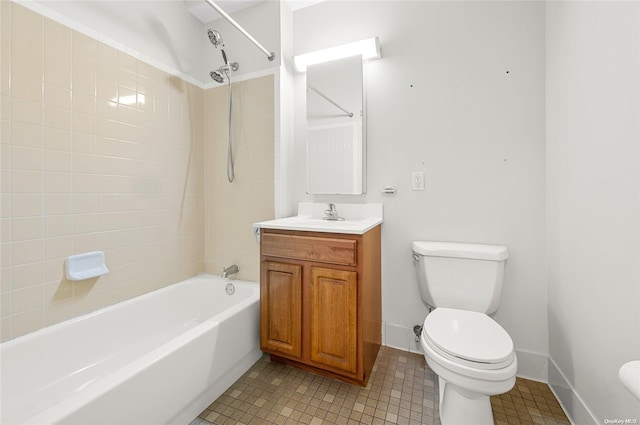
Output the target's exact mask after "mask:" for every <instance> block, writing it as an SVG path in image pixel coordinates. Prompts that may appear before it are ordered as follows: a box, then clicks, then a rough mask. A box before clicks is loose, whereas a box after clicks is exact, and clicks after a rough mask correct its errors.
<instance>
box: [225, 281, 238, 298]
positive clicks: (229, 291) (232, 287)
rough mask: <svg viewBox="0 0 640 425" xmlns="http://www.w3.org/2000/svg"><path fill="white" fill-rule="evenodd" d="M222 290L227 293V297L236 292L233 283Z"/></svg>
mask: <svg viewBox="0 0 640 425" xmlns="http://www.w3.org/2000/svg"><path fill="white" fill-rule="evenodd" d="M224 290H225V291H226V292H227V295H233V293H234V292H236V286H235V285H234V284H233V283H227V286H225V287H224Z"/></svg>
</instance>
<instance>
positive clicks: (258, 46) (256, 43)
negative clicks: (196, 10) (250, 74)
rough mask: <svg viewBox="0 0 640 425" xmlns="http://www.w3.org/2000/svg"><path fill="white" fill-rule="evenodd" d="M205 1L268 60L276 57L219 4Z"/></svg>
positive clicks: (208, 0) (209, 0) (210, 0)
mask: <svg viewBox="0 0 640 425" xmlns="http://www.w3.org/2000/svg"><path fill="white" fill-rule="evenodd" d="M204 1H206V2H207V3H208V4H209V6H211V7H213V8H214V9H215V11H216V12H218V13H219V14H220V15H222V17H223V18H224V19H226V20H227V21H229V23H230V24H231V25H233V26H234V27H236V29H237V30H238V31H240V32H241V33H242V35H244V36H245V37H247V38H248V39H249V41H250V42H252V43H253V44H255V46H256V47H257V48H258V49H260V50H261V51H262V52H263V53H264V54H265V55H267V59H269V60H270V61H272V60H274V59H275V58H276V54H275V53H273V52H270V51H268V50H267V49H265V48H264V47H263V46H262V44H260V43H258V41H257V40H256V39H255V38H253V37H252V36H251V34H249V33H248V32H247V31H246V30H245V29H244V28H242V27H241V26H240V24H239V23H237V22H236V21H234V20H233V18H232V17H231V16H229V15H228V14H227V12H225V11H224V10H222V9H221V8H220V6H218V5H217V4H215V3H214V2H213V1H212V0H204Z"/></svg>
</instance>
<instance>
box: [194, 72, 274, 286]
mask: <svg viewBox="0 0 640 425" xmlns="http://www.w3.org/2000/svg"><path fill="white" fill-rule="evenodd" d="M232 91H233V108H232V114H233V120H232V121H233V124H232V127H231V132H232V136H233V151H232V152H233V156H234V163H235V179H234V180H233V182H232V183H229V181H228V180H227V142H228V137H229V136H228V135H229V132H228V127H229V126H228V120H229V115H228V107H229V105H228V102H229V100H228V89H227V85H226V84H224V85H222V86H220V87H218V88H214V89H210V90H207V92H206V94H205V119H204V120H205V140H207V141H215V143H206V144H205V167H204V168H205V172H204V175H205V190H206V205H207V207H206V219H205V222H206V237H205V241H206V242H205V252H206V254H205V270H206V271H207V272H208V273H213V274H218V273H220V270H221V269H222V268H223V267H225V266H229V265H230V264H238V266H239V268H240V273H238V275H237V277H238V278H241V279H245V280H251V281H254V282H257V281H258V280H259V279H260V246H259V244H258V242H257V241H256V239H255V237H254V234H253V228H252V226H251V224H252V223H255V222H258V221H263V220H270V219H272V218H274V168H273V167H274V134H275V132H274V112H275V107H274V76H273V75H267V76H264V77H261V78H254V79H252V80H248V81H243V82H239V83H234V84H233V85H232Z"/></svg>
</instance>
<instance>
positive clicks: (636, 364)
mask: <svg viewBox="0 0 640 425" xmlns="http://www.w3.org/2000/svg"><path fill="white" fill-rule="evenodd" d="M618 375H619V376H620V381H621V382H622V383H623V384H624V386H625V387H627V389H628V390H629V391H631V394H633V395H634V396H635V398H637V399H638V400H640V360H635V361H631V362H628V363H625V364H623V365H622V367H621V368H620V371H619V372H618Z"/></svg>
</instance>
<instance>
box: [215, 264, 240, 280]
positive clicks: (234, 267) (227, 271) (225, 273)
mask: <svg viewBox="0 0 640 425" xmlns="http://www.w3.org/2000/svg"><path fill="white" fill-rule="evenodd" d="M239 271H240V269H238V265H237V264H233V265H231V266H229V267H225V268H224V269H222V273H221V274H220V277H221V278H223V279H225V278H227V276H229V275H232V274H236V273H238V272H239Z"/></svg>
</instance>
